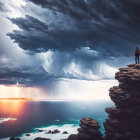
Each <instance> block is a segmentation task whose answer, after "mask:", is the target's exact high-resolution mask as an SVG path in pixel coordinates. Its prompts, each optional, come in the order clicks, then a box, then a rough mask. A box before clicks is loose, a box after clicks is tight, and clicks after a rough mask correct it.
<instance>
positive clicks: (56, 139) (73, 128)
mask: <svg viewBox="0 0 140 140" xmlns="http://www.w3.org/2000/svg"><path fill="white" fill-rule="evenodd" d="M78 127H79V126H78V125H74V124H65V125H52V126H48V127H42V128H36V130H43V131H42V132H32V133H28V134H30V136H26V134H27V133H26V134H23V135H22V136H20V137H19V138H21V139H22V140H34V139H35V138H36V137H42V138H50V139H51V140H61V139H66V138H68V136H69V135H70V134H77V133H78V131H77V128H78ZM55 129H57V130H59V131H60V133H56V134H48V133H47V132H48V131H49V130H51V131H53V130H55ZM64 131H67V132H68V134H63V132H64ZM1 140H9V138H4V139H1Z"/></svg>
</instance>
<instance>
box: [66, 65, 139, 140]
mask: <svg viewBox="0 0 140 140" xmlns="http://www.w3.org/2000/svg"><path fill="white" fill-rule="evenodd" d="M115 78H116V79H117V80H118V81H119V86H114V87H112V88H111V89H110V90H109V96H110V98H111V100H112V101H113V102H114V103H115V106H114V107H111V108H106V112H107V113H108V114H109V116H108V118H107V119H106V122H105V123H104V127H105V137H104V138H103V137H101V134H100V132H99V131H98V128H97V127H96V128H95V127H92V129H93V130H92V131H93V132H97V133H89V132H88V129H89V128H90V126H89V127H88V126H86V128H85V129H83V126H81V125H80V126H81V129H82V130H83V131H79V133H78V135H73V136H70V137H69V138H68V140H81V137H79V136H81V134H82V139H83V140H101V139H102V140H103V139H104V140H140V64H130V65H128V67H126V68H120V69H119V72H117V73H116V75H115ZM97 125H98V123H97ZM98 132H99V133H98ZM97 134H98V135H97ZM84 135H85V136H86V137H84Z"/></svg>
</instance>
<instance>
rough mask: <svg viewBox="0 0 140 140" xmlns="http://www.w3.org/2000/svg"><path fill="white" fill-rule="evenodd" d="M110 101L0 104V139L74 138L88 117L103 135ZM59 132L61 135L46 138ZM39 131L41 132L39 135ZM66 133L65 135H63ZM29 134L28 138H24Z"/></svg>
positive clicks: (10, 102)
mask: <svg viewBox="0 0 140 140" xmlns="http://www.w3.org/2000/svg"><path fill="white" fill-rule="evenodd" d="M113 105H114V104H113V102H111V101H101V100H97V101H57V100H52V101H16V100H13V101H8V100H7V101H6V100H5V101H0V139H2V140H9V138H10V137H12V136H14V137H20V138H21V139H22V140H32V139H34V138H36V137H46V138H50V139H51V140H60V139H65V138H67V137H68V136H69V135H70V134H76V133H77V128H78V127H79V122H80V119H81V118H83V117H91V118H93V119H96V120H98V122H99V123H100V125H101V129H100V131H101V132H102V133H103V134H104V127H103V122H104V121H105V119H106V118H107V113H106V112H105V108H106V107H110V106H113ZM55 129H58V130H59V131H60V133H57V134H47V132H48V131H49V130H55ZM39 130H43V131H41V132H39ZM63 131H67V132H68V134H63ZM26 134H29V136H26Z"/></svg>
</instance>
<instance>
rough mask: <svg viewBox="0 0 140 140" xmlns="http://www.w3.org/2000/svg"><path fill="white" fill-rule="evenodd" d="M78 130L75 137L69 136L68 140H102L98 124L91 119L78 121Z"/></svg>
mask: <svg viewBox="0 0 140 140" xmlns="http://www.w3.org/2000/svg"><path fill="white" fill-rule="evenodd" d="M80 122H81V124H80V128H78V134H77V135H70V137H69V138H68V140H93V139H94V140H102V139H103V138H102V134H101V133H100V132H99V131H98V129H99V128H100V126H99V124H98V122H97V121H96V120H93V119H91V118H88V117H86V118H83V119H82V120H80Z"/></svg>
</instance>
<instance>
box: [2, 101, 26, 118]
mask: <svg viewBox="0 0 140 140" xmlns="http://www.w3.org/2000/svg"><path fill="white" fill-rule="evenodd" d="M23 109H24V101H17V100H13V101H9V100H3V101H0V112H1V113H2V114H4V115H9V116H11V115H18V114H20V113H22V111H23Z"/></svg>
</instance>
